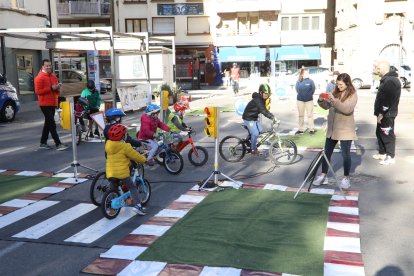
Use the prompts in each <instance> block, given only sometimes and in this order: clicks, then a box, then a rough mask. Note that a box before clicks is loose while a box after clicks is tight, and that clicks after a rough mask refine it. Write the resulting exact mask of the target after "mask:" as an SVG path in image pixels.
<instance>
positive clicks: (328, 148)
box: [322, 138, 352, 176]
mask: <svg viewBox="0 0 414 276" xmlns="http://www.w3.org/2000/svg"><path fill="white" fill-rule="evenodd" d="M337 143H338V140H332V139H331V138H326V140H325V149H324V151H325V155H326V157H327V158H328V160H329V161H331V156H332V153H333V151H334V149H335V146H336V144H337ZM340 143H341V153H342V159H343V166H344V176H349V172H350V170H351V145H352V140H345V141H340ZM328 169H329V166H328V163H326V160H325V158H322V173H324V174H326V173H328Z"/></svg>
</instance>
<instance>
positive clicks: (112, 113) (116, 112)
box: [103, 108, 141, 148]
mask: <svg viewBox="0 0 414 276" xmlns="http://www.w3.org/2000/svg"><path fill="white" fill-rule="evenodd" d="M124 116H126V114H125V113H124V112H123V111H122V110H121V109H119V108H110V109H108V110H107V111H106V112H105V118H106V125H105V129H104V132H103V134H104V137H105V139H106V140H108V139H109V137H108V131H109V129H110V128H111V126H113V125H115V124H121V123H122V117H124ZM125 142H127V143H128V144H131V146H133V147H134V148H139V147H140V146H141V142H140V141H138V140H135V139H133V138H132V137H131V136H130V135H129V134H128V133H127V137H126V139H125Z"/></svg>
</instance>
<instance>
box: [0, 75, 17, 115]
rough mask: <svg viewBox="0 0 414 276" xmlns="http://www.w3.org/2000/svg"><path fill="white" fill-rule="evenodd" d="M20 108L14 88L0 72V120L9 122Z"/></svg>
mask: <svg viewBox="0 0 414 276" xmlns="http://www.w3.org/2000/svg"><path fill="white" fill-rule="evenodd" d="M19 109H20V101H19V98H18V97H17V92H16V88H14V87H13V85H12V84H11V83H10V82H8V81H7V79H6V77H4V76H3V75H2V74H0V121H2V122H11V121H13V120H14V118H15V117H16V114H17V112H18V111H19Z"/></svg>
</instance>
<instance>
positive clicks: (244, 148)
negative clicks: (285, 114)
mask: <svg viewBox="0 0 414 276" xmlns="http://www.w3.org/2000/svg"><path fill="white" fill-rule="evenodd" d="M279 125H280V121H279V120H275V121H273V123H272V128H271V130H269V131H265V132H262V133H261V134H260V135H259V138H258V141H259V142H258V143H257V148H259V147H260V146H262V145H264V146H267V147H269V155H270V158H271V159H272V161H273V163H275V164H284V165H288V164H292V163H293V162H294V161H295V159H296V157H297V154H298V150H297V147H296V144H295V142H293V141H292V140H289V139H285V138H281V136H280V135H279V133H278V131H277V130H278V128H279ZM242 127H243V128H244V129H245V130H246V131H247V137H246V138H243V139H242V138H239V137H237V136H233V135H230V136H226V137H224V138H223V139H222V140H221V141H220V145H219V153H220V156H221V158H223V159H224V160H226V161H227V162H238V161H240V160H242V159H243V157H244V156H245V154H246V152H251V145H250V132H249V129H248V127H247V126H246V125H242Z"/></svg>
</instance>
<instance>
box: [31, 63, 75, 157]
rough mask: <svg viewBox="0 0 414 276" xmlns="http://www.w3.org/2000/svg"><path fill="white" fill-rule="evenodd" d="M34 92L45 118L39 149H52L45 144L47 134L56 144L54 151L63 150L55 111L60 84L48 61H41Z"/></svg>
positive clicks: (64, 147)
mask: <svg viewBox="0 0 414 276" xmlns="http://www.w3.org/2000/svg"><path fill="white" fill-rule="evenodd" d="M34 84H35V91H36V94H37V96H38V99H39V101H38V105H39V107H40V110H42V113H43V115H44V117H45V122H44V124H43V131H42V137H41V138H40V146H39V149H52V147H51V146H49V145H48V144H47V139H48V138H49V132H50V134H51V135H52V138H53V140H54V141H55V144H56V150H59V151H60V150H65V149H67V148H68V146H66V145H64V144H62V142H61V141H60V139H59V135H58V133H57V131H56V123H55V118H54V116H55V110H56V107H57V105H58V96H59V93H60V91H59V90H60V87H61V84H60V83H59V80H58V78H57V77H56V75H55V74H53V73H52V63H51V62H50V60H48V59H44V60H43V61H42V69H41V70H40V72H39V74H38V75H37V76H36V78H35V81H34Z"/></svg>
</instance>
